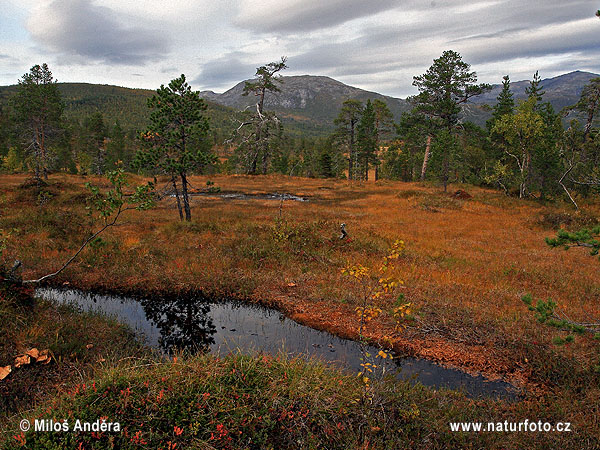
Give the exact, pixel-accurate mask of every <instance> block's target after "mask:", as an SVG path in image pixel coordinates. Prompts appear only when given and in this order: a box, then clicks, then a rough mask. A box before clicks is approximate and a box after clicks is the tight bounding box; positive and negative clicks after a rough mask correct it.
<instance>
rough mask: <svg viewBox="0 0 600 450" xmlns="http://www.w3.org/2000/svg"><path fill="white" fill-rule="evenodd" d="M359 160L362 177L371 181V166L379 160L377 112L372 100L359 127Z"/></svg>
mask: <svg viewBox="0 0 600 450" xmlns="http://www.w3.org/2000/svg"><path fill="white" fill-rule="evenodd" d="M357 144H358V160H359V162H360V165H361V169H362V174H363V175H362V177H361V178H364V180H365V181H368V179H369V166H370V165H371V164H375V163H376V160H377V127H376V116H375V110H374V109H373V104H372V103H371V100H367V104H366V105H365V107H364V108H363V111H362V115H361V117H360V122H359V123H358V126H357Z"/></svg>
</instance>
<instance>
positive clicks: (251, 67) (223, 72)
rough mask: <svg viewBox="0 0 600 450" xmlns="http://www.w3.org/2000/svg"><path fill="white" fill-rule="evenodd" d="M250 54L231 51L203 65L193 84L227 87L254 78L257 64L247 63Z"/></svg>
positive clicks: (206, 86) (208, 86)
mask: <svg viewBox="0 0 600 450" xmlns="http://www.w3.org/2000/svg"><path fill="white" fill-rule="evenodd" d="M248 58H249V55H248V54H246V53H244V52H231V53H228V54H226V55H223V56H221V57H220V58H217V59H213V60H212V61H209V62H207V63H205V64H203V65H202V68H201V71H200V75H198V76H197V77H196V78H195V79H194V80H193V81H192V83H193V84H197V85H199V86H200V87H201V88H211V89H227V88H230V87H231V86H232V84H234V83H238V82H240V81H242V80H247V79H248V78H252V76H253V75H254V74H255V72H256V67H257V64H254V63H252V64H250V63H246V62H245V61H244V60H245V59H248Z"/></svg>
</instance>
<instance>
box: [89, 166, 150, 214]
mask: <svg viewBox="0 0 600 450" xmlns="http://www.w3.org/2000/svg"><path fill="white" fill-rule="evenodd" d="M106 178H108V181H109V182H110V184H111V185H112V188H111V189H109V190H107V191H104V192H103V191H101V190H100V188H98V187H97V186H94V185H92V184H91V183H89V182H88V183H86V184H85V186H86V187H87V189H88V190H89V191H90V195H89V197H88V206H87V209H88V211H89V214H93V213H94V212H95V213H96V214H97V215H98V217H99V218H100V219H102V220H103V221H104V222H105V224H107V223H111V222H112V223H113V224H114V223H115V222H116V220H117V218H118V216H119V215H120V214H121V213H122V212H123V211H125V210H127V209H136V210H138V211H143V210H147V209H150V208H152V207H153V206H154V197H153V189H154V185H153V184H152V183H150V182H148V183H147V184H145V185H141V186H136V187H135V191H134V193H133V194H131V195H127V194H125V193H124V191H123V189H124V188H125V187H126V186H127V181H126V176H125V172H124V171H123V169H116V170H111V171H109V172H107V173H106Z"/></svg>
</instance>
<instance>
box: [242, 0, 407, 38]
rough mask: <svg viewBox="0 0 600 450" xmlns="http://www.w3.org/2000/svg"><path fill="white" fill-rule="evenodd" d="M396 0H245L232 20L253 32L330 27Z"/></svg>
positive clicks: (394, 3)
mask: <svg viewBox="0 0 600 450" xmlns="http://www.w3.org/2000/svg"><path fill="white" fill-rule="evenodd" d="M401 4H402V2H401V1H400V0H378V1H377V2H368V1H365V0H327V1H323V0H287V1H283V0H282V1H279V0H278V1H266V2H262V4H260V3H254V2H248V4H247V5H246V6H242V9H241V11H240V14H239V16H238V18H237V19H236V20H235V23H236V24H237V25H239V26H241V27H243V28H247V29H250V30H253V31H256V32H261V33H265V32H278V33H287V32H300V31H310V30H318V29H323V28H331V27H333V26H336V25H340V24H342V23H345V22H348V21H349V20H353V19H357V18H360V17H367V16H371V15H373V14H377V13H380V12H382V11H387V10H389V9H392V8H395V7H398V6H400V5H401Z"/></svg>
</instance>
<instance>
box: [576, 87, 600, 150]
mask: <svg viewBox="0 0 600 450" xmlns="http://www.w3.org/2000/svg"><path fill="white" fill-rule="evenodd" d="M572 109H575V110H577V111H579V112H581V113H583V114H585V119H586V120H585V128H584V133H585V134H584V140H587V138H588V137H589V135H590V131H591V129H592V125H593V123H594V119H595V118H596V116H597V114H598V113H599V112H600V78H592V79H591V80H590V82H589V84H586V85H585V87H584V88H583V91H582V92H581V97H580V99H579V101H578V102H577V104H575V106H573V107H572Z"/></svg>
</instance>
